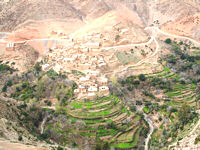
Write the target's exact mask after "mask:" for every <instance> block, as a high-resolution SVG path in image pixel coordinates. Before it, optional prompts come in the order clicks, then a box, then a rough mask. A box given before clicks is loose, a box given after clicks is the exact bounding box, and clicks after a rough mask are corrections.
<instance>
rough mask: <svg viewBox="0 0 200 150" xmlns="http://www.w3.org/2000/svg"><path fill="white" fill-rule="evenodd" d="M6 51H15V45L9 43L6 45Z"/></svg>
mask: <svg viewBox="0 0 200 150" xmlns="http://www.w3.org/2000/svg"><path fill="white" fill-rule="evenodd" d="M6 50H7V51H14V50H15V44H14V43H8V44H7V45H6Z"/></svg>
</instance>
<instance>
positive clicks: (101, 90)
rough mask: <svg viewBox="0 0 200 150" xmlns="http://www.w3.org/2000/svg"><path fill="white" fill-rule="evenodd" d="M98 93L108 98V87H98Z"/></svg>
mask: <svg viewBox="0 0 200 150" xmlns="http://www.w3.org/2000/svg"><path fill="white" fill-rule="evenodd" d="M99 93H100V94H101V95H104V96H108V95H109V94H110V92H109V88H108V86H100V87H99Z"/></svg>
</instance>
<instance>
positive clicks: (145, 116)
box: [144, 114, 154, 150]
mask: <svg viewBox="0 0 200 150" xmlns="http://www.w3.org/2000/svg"><path fill="white" fill-rule="evenodd" d="M144 119H145V120H146V121H147V122H148V124H149V127H150V131H149V134H148V136H147V138H146V139H145V150H148V144H149V140H150V139H151V135H152V133H153V129H154V127H153V122H152V120H151V119H150V118H149V117H148V116H147V115H146V114H144Z"/></svg>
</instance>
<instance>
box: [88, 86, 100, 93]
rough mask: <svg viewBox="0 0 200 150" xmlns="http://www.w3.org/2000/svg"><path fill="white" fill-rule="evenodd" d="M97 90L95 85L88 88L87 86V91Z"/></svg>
mask: <svg viewBox="0 0 200 150" xmlns="http://www.w3.org/2000/svg"><path fill="white" fill-rule="evenodd" d="M97 91H98V89H97V87H95V86H90V87H89V88H88V93H93V92H97Z"/></svg>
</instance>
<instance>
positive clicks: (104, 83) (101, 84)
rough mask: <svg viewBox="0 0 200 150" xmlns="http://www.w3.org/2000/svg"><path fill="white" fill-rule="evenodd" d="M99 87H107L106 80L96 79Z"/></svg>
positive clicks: (102, 78) (103, 78)
mask: <svg viewBox="0 0 200 150" xmlns="http://www.w3.org/2000/svg"><path fill="white" fill-rule="evenodd" d="M97 82H98V84H99V86H106V85H108V78H105V77H100V78H98V79H97Z"/></svg>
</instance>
